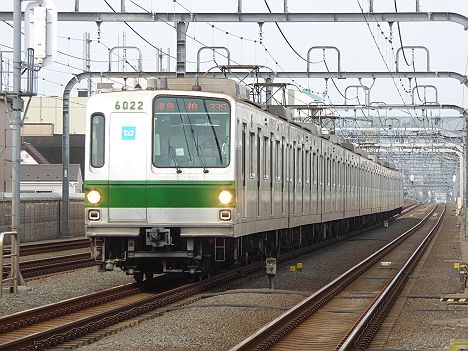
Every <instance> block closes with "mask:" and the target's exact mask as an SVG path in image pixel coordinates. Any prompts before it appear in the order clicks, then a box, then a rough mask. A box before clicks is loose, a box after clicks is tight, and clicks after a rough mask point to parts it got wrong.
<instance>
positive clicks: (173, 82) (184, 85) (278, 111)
mask: <svg viewBox="0 0 468 351" xmlns="http://www.w3.org/2000/svg"><path fill="white" fill-rule="evenodd" d="M103 88H104V89H101V90H100V92H111V91H114V92H115V91H116V90H113V89H112V87H111V86H105V87H104V86H103ZM146 90H179V91H203V92H209V93H218V94H225V95H228V96H231V97H232V98H234V99H236V100H240V101H242V102H244V103H247V104H250V105H253V106H255V107H256V108H259V109H262V110H265V111H267V112H269V113H270V114H272V115H274V116H277V117H280V118H282V119H284V120H287V121H288V122H289V123H292V124H294V125H296V126H298V127H300V128H302V129H305V130H307V131H309V132H310V133H312V134H313V135H315V136H318V137H321V138H323V139H327V140H328V141H330V142H331V143H333V144H336V145H340V146H341V147H343V148H345V149H347V150H349V151H351V152H352V153H354V154H356V155H359V156H361V157H363V158H366V159H369V160H371V161H373V162H375V163H377V164H380V165H382V166H384V167H386V168H389V169H392V170H396V168H395V165H394V164H392V163H390V162H385V161H382V160H379V159H378V158H377V157H376V156H372V155H369V154H368V153H367V151H365V150H361V149H358V148H356V147H355V146H354V145H353V144H351V143H348V142H345V141H343V140H342V139H341V138H339V137H338V136H337V135H335V134H323V133H322V130H321V128H320V126H318V125H316V124H314V123H302V122H298V121H294V120H293V112H292V110H291V109H288V108H286V107H284V106H281V105H259V104H256V103H254V102H252V101H251V100H250V92H251V91H250V88H249V87H247V86H245V85H242V84H240V83H238V82H236V81H234V80H232V79H228V78H211V77H196V78H183V77H182V78H163V79H161V78H149V79H148V80H147V87H146ZM118 91H121V90H118Z"/></svg>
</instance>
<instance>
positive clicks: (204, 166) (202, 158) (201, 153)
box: [197, 145, 209, 173]
mask: <svg viewBox="0 0 468 351" xmlns="http://www.w3.org/2000/svg"><path fill="white" fill-rule="evenodd" d="M198 150H200V152H199V151H198ZM197 154H198V157H200V155H201V157H200V158H201V160H202V164H203V173H208V172H209V170H208V169H207V168H206V161H205V155H203V150H202V148H201V146H200V145H197Z"/></svg>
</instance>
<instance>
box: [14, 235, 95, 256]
mask: <svg viewBox="0 0 468 351" xmlns="http://www.w3.org/2000/svg"><path fill="white" fill-rule="evenodd" d="M89 247H90V244H89V239H88V238H76V239H68V240H54V241H47V242H40V243H24V244H20V253H21V256H30V255H37V254H42V253H49V252H57V251H66V250H74V249H84V248H89Z"/></svg>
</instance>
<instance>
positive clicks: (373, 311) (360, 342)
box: [336, 206, 446, 351]
mask: <svg viewBox="0 0 468 351" xmlns="http://www.w3.org/2000/svg"><path fill="white" fill-rule="evenodd" d="M445 210H446V206H444V209H443V211H442V213H441V215H440V217H439V219H438V220H437V223H436V225H435V226H434V227H433V228H432V229H431V230H430V232H429V233H428V234H427V235H426V237H425V238H424V240H423V241H422V242H421V244H420V245H419V246H418V248H417V249H416V250H415V251H414V253H413V254H412V255H411V257H410V258H409V259H408V260H407V261H406V263H405V264H404V265H403V267H401V268H400V269H399V271H398V273H397V274H396V275H395V276H394V277H393V279H392V280H391V281H390V283H389V284H388V285H387V286H386V288H385V290H383V291H382V292H381V293H380V294H379V296H378V297H377V298H376V299H375V300H374V303H373V304H372V305H371V306H370V307H369V309H368V310H367V311H366V313H365V314H364V315H363V316H362V317H361V318H360V320H359V321H358V322H357V323H356V324H355V326H354V327H353V329H352V330H351V331H350V332H349V334H348V335H347V336H346V338H344V339H343V340H342V341H341V342H340V344H339V345H337V347H336V351H349V350H355V349H357V350H365V349H366V348H367V346H368V345H369V343H370V342H371V341H372V338H373V336H374V335H375V333H376V332H377V329H378V328H379V327H380V325H381V324H382V323H383V321H384V318H385V316H386V315H387V313H388V312H389V310H390V308H391V306H392V302H393V301H394V300H395V299H396V297H397V296H398V293H399V292H400V291H401V289H403V287H404V285H405V283H406V281H407V280H408V279H409V276H410V274H411V273H412V272H413V270H414V269H415V268H416V265H417V264H418V263H419V260H420V258H421V256H422V255H423V254H424V252H425V250H426V248H427V246H428V245H429V243H430V241H431V240H432V238H433V237H434V234H435V233H436V232H437V230H438V229H439V227H440V224H441V223H442V220H443V218H444V215H445Z"/></svg>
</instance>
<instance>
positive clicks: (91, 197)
mask: <svg viewBox="0 0 468 351" xmlns="http://www.w3.org/2000/svg"><path fill="white" fill-rule="evenodd" d="M86 198H87V199H88V201H89V203H91V204H93V205H96V204H98V203H99V201H101V199H102V196H101V193H100V192H99V191H97V190H91V191H90V192H89V193H88V195H86Z"/></svg>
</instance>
